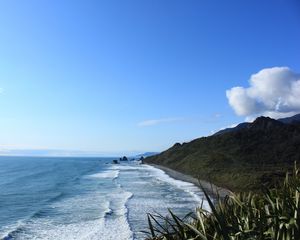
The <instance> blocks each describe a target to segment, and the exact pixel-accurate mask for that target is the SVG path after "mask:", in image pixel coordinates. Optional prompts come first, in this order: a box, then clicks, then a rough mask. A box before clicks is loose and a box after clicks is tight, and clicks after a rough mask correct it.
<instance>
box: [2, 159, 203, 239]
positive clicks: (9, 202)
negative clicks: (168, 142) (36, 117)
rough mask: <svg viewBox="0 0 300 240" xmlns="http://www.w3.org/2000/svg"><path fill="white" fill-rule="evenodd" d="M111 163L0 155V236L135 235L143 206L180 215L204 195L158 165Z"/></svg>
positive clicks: (142, 225) (142, 223)
mask: <svg viewBox="0 0 300 240" xmlns="http://www.w3.org/2000/svg"><path fill="white" fill-rule="evenodd" d="M111 162H112V158H50V157H49V158H46V157H0V239H4V240H10V239H18V240H27V239H28V240H33V239H47V240H50V239H53V240H57V239H63V240H68V239H74V240H75V239H76V240H83V239H85V240H96V239H97V240H99V239H103V240H110V239H111V240H115V239H118V240H129V239H134V240H139V239H144V237H145V234H144V233H142V232H141V231H143V230H147V213H155V212H158V213H160V214H162V215H166V214H167V209H168V208H170V209H172V210H173V211H174V212H175V213H176V214H179V215H181V216H183V215H185V214H186V213H188V212H190V211H193V210H195V208H196V207H197V206H199V204H200V202H201V201H202V199H203V193H202V192H201V191H199V189H198V188H197V187H196V186H194V185H193V184H191V183H187V182H183V181H179V180H175V179H173V178H171V177H169V176H168V175H166V174H165V173H164V172H163V171H161V170H159V169H157V168H154V167H152V166H148V165H140V164H138V163H137V162H129V163H122V164H111ZM204 204H205V206H207V204H206V202H204Z"/></svg>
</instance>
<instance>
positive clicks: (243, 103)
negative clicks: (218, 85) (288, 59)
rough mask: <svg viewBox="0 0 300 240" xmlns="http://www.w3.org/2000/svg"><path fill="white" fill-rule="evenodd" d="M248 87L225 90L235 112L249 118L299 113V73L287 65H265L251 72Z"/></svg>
mask: <svg viewBox="0 0 300 240" xmlns="http://www.w3.org/2000/svg"><path fill="white" fill-rule="evenodd" d="M249 84H250V86H249V87H248V88H243V87H233V88H231V89H230V90H227V91H226V96H227V98H228V101H229V104H230V106H231V107H232V108H233V109H234V111H235V112H236V114H237V115H239V116H245V117H246V119H247V120H251V119H253V118H255V117H256V116H259V115H263V116H269V117H272V118H281V117H288V116H292V115H294V114H297V113H299V112H300V74H299V73H295V72H293V71H292V70H291V69H289V68H288V67H273V68H265V69H263V70H261V71H259V72H258V73H256V74H253V75H252V76H251V78H250V80H249Z"/></svg>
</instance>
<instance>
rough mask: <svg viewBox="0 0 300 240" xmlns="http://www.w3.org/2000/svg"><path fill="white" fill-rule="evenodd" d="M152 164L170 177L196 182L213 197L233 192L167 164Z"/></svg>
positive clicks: (222, 196)
mask: <svg viewBox="0 0 300 240" xmlns="http://www.w3.org/2000/svg"><path fill="white" fill-rule="evenodd" d="M148 165H150V166H153V167H156V168H158V169H160V170H163V171H164V172H165V173H166V174H168V175H169V176H170V177H172V178H175V179H177V180H181V181H185V182H190V183H193V184H195V185H196V186H198V187H202V188H204V190H205V191H207V192H208V193H209V194H210V195H212V196H213V197H216V196H217V195H219V196H220V197H221V198H224V197H225V196H226V195H230V194H231V193H232V192H231V191H230V190H228V189H226V188H221V187H218V186H216V185H214V184H212V183H210V182H207V181H204V180H199V179H197V178H194V177H192V176H190V175H186V174H183V173H181V172H178V171H175V170H173V169H170V168H168V167H165V166H161V165H156V164H148Z"/></svg>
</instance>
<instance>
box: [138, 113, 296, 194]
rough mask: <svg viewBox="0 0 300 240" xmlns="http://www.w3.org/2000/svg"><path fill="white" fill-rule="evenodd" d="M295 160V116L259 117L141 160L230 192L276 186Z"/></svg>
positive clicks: (176, 145) (177, 144)
mask: <svg viewBox="0 0 300 240" xmlns="http://www.w3.org/2000/svg"><path fill="white" fill-rule="evenodd" d="M295 161H297V162H299V161H300V121H299V115H296V116H295V117H293V118H289V119H280V120H274V119H271V118H268V117H259V118H257V119H256V120H255V121H254V122H253V123H244V124H242V125H239V126H237V127H236V128H232V129H226V131H221V132H219V133H217V134H215V135H212V136H209V137H202V138H198V139H195V140H193V141H191V142H188V143H183V144H180V143H176V144H175V145H174V146H173V147H171V148H170V149H168V150H166V151H164V152H162V153H160V154H158V155H155V156H151V157H147V158H146V159H145V160H144V162H145V163H148V164H157V165H162V166H165V167H168V168H171V169H174V170H176V171H180V172H182V173H184V174H188V175H191V176H193V177H195V178H199V179H202V180H206V181H210V182H212V183H214V184H216V185H218V186H221V187H225V188H227V189H230V190H232V191H243V190H257V189H259V188H260V187H261V185H262V184H263V185H266V186H268V187H270V186H274V185H276V183H277V182H278V181H281V180H282V179H283V178H284V176H285V173H286V171H290V170H291V169H292V168H293V164H294V162H295Z"/></svg>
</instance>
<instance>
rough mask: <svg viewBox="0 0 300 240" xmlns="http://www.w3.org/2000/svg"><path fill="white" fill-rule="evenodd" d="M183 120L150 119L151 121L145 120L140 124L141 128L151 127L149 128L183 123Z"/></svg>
mask: <svg viewBox="0 0 300 240" xmlns="http://www.w3.org/2000/svg"><path fill="white" fill-rule="evenodd" d="M181 120H182V118H160V119H150V120H145V121H142V122H139V123H138V126H139V127H149V126H154V125H158V124H161V123H171V122H177V121H181Z"/></svg>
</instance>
